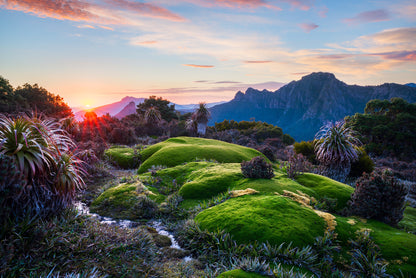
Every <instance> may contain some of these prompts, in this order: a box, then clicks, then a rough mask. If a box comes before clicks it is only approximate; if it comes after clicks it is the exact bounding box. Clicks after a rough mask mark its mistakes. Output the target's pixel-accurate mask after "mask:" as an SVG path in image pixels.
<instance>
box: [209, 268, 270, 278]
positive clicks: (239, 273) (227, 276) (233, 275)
mask: <svg viewBox="0 0 416 278" xmlns="http://www.w3.org/2000/svg"><path fill="white" fill-rule="evenodd" d="M263 277H267V276H263V275H260V274H257V273H253V272H245V271H243V270H241V269H233V270H230V271H227V272H223V273H221V274H220V275H219V276H217V278H263Z"/></svg>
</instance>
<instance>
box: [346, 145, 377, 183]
mask: <svg viewBox="0 0 416 278" xmlns="http://www.w3.org/2000/svg"><path fill="white" fill-rule="evenodd" d="M373 170H374V162H373V160H372V159H371V158H370V156H369V155H368V154H367V153H366V151H365V150H364V148H363V147H360V148H359V154H358V160H356V161H355V162H353V163H351V171H350V174H349V175H350V176H351V177H360V176H361V175H362V174H363V173H371V172H373Z"/></svg>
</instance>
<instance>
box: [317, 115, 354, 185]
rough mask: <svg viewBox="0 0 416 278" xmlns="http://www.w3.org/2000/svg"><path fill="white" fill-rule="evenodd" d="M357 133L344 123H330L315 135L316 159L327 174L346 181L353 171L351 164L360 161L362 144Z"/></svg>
mask: <svg viewBox="0 0 416 278" xmlns="http://www.w3.org/2000/svg"><path fill="white" fill-rule="evenodd" d="M356 136H357V135H356V133H355V132H354V131H353V130H352V129H351V128H349V127H347V126H346V125H345V124H344V122H336V123H332V122H329V123H327V124H325V125H324V126H323V127H322V128H321V129H320V130H319V131H318V133H317V134H316V135H315V138H316V143H315V153H316V159H317V160H318V161H319V162H321V163H322V164H323V165H324V166H325V167H326V171H325V174H326V175H328V176H329V177H331V178H334V179H336V180H339V181H341V182H342V181H344V180H345V178H346V177H347V175H348V174H349V172H350V169H351V163H352V162H354V161H356V160H357V159H358V151H357V146H359V145H360V144H361V143H360V141H359V140H358V139H357V138H356Z"/></svg>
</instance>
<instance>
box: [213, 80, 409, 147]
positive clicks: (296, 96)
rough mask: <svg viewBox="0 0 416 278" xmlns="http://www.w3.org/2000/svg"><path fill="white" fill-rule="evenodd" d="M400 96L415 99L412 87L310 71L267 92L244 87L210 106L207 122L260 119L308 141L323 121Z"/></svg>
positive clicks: (357, 111)
mask: <svg viewBox="0 0 416 278" xmlns="http://www.w3.org/2000/svg"><path fill="white" fill-rule="evenodd" d="M393 97H400V98H403V99H405V100H407V101H409V102H412V103H413V102H416V88H414V87H412V86H411V85H410V86H406V85H399V84H394V83H385V84H383V85H379V86H358V85H347V84H346V83H344V82H342V81H340V80H338V79H337V78H335V76H334V74H332V73H324V72H318V73H312V74H310V75H307V76H304V77H302V79H301V80H299V81H292V82H290V83H289V84H287V85H285V86H283V87H281V88H280V89H278V90H276V91H274V92H271V91H267V90H262V91H259V90H255V89H252V88H248V89H247V90H246V92H245V93H243V92H241V91H239V92H237V94H236V95H235V97H234V99H232V100H231V101H230V102H227V103H224V104H220V105H216V106H214V107H212V108H211V115H212V118H211V120H210V122H209V123H208V124H209V125H212V124H214V123H215V122H221V121H223V120H226V119H227V120H231V119H232V120H235V121H242V120H246V121H248V120H251V119H253V118H255V120H257V121H264V122H268V123H271V124H274V125H277V126H279V127H281V128H282V129H283V131H284V132H285V133H288V134H290V135H291V136H292V137H293V138H295V140H296V141H300V140H312V139H313V138H314V135H315V134H316V132H317V131H318V130H319V128H320V127H321V126H322V125H323V124H324V123H325V122H327V121H338V120H342V119H343V118H344V117H345V116H348V115H354V114H355V113H363V112H364V108H365V105H366V103H367V102H368V101H370V100H372V99H391V98H393Z"/></svg>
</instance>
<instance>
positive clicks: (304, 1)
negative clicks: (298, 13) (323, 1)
mask: <svg viewBox="0 0 416 278" xmlns="http://www.w3.org/2000/svg"><path fill="white" fill-rule="evenodd" d="M279 1H281V2H285V3H289V4H290V5H292V6H293V7H296V8H298V9H301V10H303V11H308V10H309V9H310V8H311V7H312V6H313V2H314V1H313V0H279Z"/></svg>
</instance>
